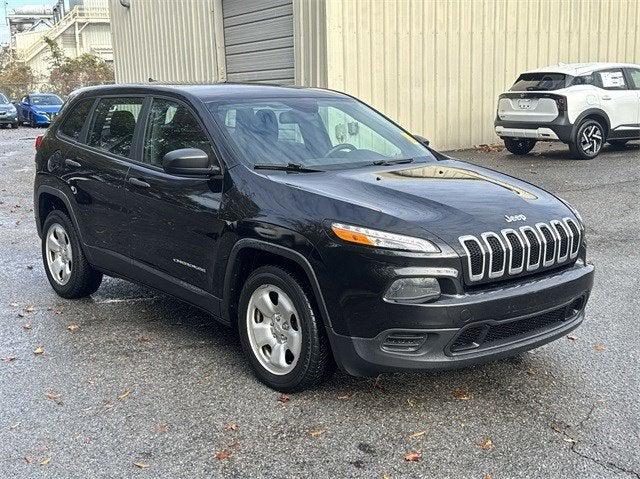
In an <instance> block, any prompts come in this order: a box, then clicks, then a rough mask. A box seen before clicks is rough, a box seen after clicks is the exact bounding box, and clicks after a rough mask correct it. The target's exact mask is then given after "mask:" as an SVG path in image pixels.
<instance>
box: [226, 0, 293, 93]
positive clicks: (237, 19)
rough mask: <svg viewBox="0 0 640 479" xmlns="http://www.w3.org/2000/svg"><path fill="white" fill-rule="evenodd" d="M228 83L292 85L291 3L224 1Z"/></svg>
mask: <svg viewBox="0 0 640 479" xmlns="http://www.w3.org/2000/svg"><path fill="white" fill-rule="evenodd" d="M222 14H223V18H224V45H225V54H226V63H227V80H228V81H234V82H268V83H293V79H294V70H293V69H294V59H293V2H292V0H223V2H222Z"/></svg>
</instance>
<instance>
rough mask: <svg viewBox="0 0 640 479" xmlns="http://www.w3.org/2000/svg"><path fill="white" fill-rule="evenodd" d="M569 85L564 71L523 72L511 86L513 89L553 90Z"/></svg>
mask: <svg viewBox="0 0 640 479" xmlns="http://www.w3.org/2000/svg"><path fill="white" fill-rule="evenodd" d="M566 86H567V75H565V74H564V73H543V72H536V73H523V74H522V75H520V76H519V77H518V79H517V80H516V82H515V83H514V84H513V86H512V87H511V91H551V90H560V89H561V88H565V87H566Z"/></svg>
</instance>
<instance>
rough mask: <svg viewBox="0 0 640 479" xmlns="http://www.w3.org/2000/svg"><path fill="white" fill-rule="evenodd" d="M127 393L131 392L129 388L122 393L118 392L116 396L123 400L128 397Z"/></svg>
mask: <svg viewBox="0 0 640 479" xmlns="http://www.w3.org/2000/svg"><path fill="white" fill-rule="evenodd" d="M129 394H131V389H125V390H124V391H123V392H122V394H120V395H119V396H118V399H120V400H123V399H126V398H127V397H129Z"/></svg>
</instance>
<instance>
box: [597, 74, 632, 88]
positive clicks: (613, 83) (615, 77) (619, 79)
mask: <svg viewBox="0 0 640 479" xmlns="http://www.w3.org/2000/svg"><path fill="white" fill-rule="evenodd" d="M596 75H597V76H598V80H599V82H600V86H602V88H605V89H607V90H626V88H627V82H625V80H624V75H623V73H622V70H606V71H602V72H597V73H596Z"/></svg>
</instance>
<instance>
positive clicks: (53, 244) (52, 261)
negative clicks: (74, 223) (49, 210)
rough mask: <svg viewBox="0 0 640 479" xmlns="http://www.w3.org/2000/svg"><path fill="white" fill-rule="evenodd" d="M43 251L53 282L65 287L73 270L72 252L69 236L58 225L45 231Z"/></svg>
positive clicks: (55, 224) (53, 225)
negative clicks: (44, 251)
mask: <svg viewBox="0 0 640 479" xmlns="http://www.w3.org/2000/svg"><path fill="white" fill-rule="evenodd" d="M46 238H47V240H46V243H45V250H46V256H47V267H48V268H49V272H50V273H51V276H52V277H53V280H54V281H55V282H56V283H58V284H59V285H61V286H62V285H65V284H67V283H68V282H69V278H71V271H72V268H73V252H72V250H71V242H70V241H69V235H68V234H67V232H66V231H65V229H64V228H63V227H62V225H60V224H59V223H54V224H52V225H51V226H50V227H49V230H48V231H47V236H46Z"/></svg>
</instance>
